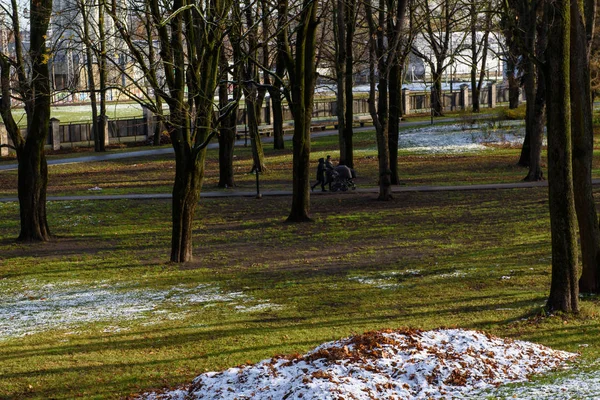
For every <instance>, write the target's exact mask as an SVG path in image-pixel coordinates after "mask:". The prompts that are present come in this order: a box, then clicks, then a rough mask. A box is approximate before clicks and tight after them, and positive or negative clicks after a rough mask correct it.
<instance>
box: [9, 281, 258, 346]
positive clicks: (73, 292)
mask: <svg viewBox="0 0 600 400" xmlns="http://www.w3.org/2000/svg"><path fill="white" fill-rule="evenodd" d="M197 303H202V304H204V305H205V306H206V305H211V304H215V303H232V304H234V305H240V304H242V305H244V306H245V307H247V308H248V309H250V310H252V307H265V306H264V305H261V304H262V303H259V304H258V305H257V304H256V303H258V302H257V301H256V300H255V299H253V298H252V297H250V296H247V295H245V294H243V293H242V292H233V293H226V292H223V291H221V289H220V288H219V287H217V286H211V285H198V286H196V287H183V286H178V287H173V288H169V289H165V290H156V289H146V288H135V289H131V288H130V285H127V284H122V285H119V286H111V285H110V284H108V283H106V282H99V283H97V284H95V285H91V286H90V285H87V286H84V285H83V284H82V283H80V282H76V281H72V282H64V283H61V284H60V285H58V284H40V283H38V282H36V281H34V280H30V281H26V282H21V284H20V285H18V284H15V283H14V282H12V281H11V282H9V281H8V280H3V281H2V282H0V340H2V339H7V338H10V337H20V336H25V335H30V334H34V333H38V332H42V331H47V330H52V329H64V328H69V327H73V326H76V325H80V324H84V323H92V322H99V321H112V322H115V321H128V320H135V319H142V318H145V319H148V321H145V322H147V323H152V322H156V323H159V322H160V321H165V320H174V319H183V318H185V316H186V315H187V314H186V312H185V309H188V308H189V307H190V305H191V304H197ZM182 309H183V310H182ZM123 329H125V328H123V327H122V326H107V327H106V328H105V330H104V331H105V332H118V331H119V330H123Z"/></svg>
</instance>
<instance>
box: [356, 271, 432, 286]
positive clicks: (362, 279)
mask: <svg viewBox="0 0 600 400" xmlns="http://www.w3.org/2000/svg"><path fill="white" fill-rule="evenodd" d="M406 276H421V270H418V269H407V270H404V271H386V272H379V273H377V274H375V275H368V276H365V275H358V276H351V277H350V278H348V279H350V280H351V281H356V282H358V283H361V284H363V285H369V286H374V287H376V288H379V289H397V288H401V287H403V285H402V284H401V283H400V282H401V281H402V280H403V279H404V277H406Z"/></svg>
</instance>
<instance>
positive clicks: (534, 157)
mask: <svg viewBox="0 0 600 400" xmlns="http://www.w3.org/2000/svg"><path fill="white" fill-rule="evenodd" d="M537 71H538V74H537V76H538V79H537V80H536V85H537V90H536V92H535V97H534V98H535V100H534V101H533V107H532V111H531V115H530V116H529V115H527V117H528V119H527V123H526V124H527V125H528V126H529V141H528V143H527V145H525V144H524V145H523V148H528V150H529V157H528V158H527V165H528V166H529V172H528V173H527V176H526V177H525V179H524V180H525V181H527V182H536V181H541V180H544V173H543V171H542V142H543V140H544V110H545V105H546V87H545V83H544V79H543V71H542V69H541V68H537ZM528 114H529V113H528ZM526 129H527V128H526Z"/></svg>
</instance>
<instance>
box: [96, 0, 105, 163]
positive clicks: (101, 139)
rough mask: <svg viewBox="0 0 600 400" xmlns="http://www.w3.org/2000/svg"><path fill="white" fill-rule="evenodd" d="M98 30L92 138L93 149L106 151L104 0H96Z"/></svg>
mask: <svg viewBox="0 0 600 400" xmlns="http://www.w3.org/2000/svg"><path fill="white" fill-rule="evenodd" d="M98 32H99V34H100V37H99V39H100V54H99V57H98V73H99V75H100V77H99V78H100V79H99V80H100V82H99V85H100V87H99V89H100V116H99V123H98V136H97V137H96V138H95V139H96V140H94V151H96V152H104V151H106V145H105V143H106V131H107V130H106V125H105V124H106V123H108V121H107V120H108V117H107V116H106V75H107V68H106V32H105V30H104V0H99V1H98Z"/></svg>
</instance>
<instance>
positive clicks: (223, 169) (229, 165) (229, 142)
mask: <svg viewBox="0 0 600 400" xmlns="http://www.w3.org/2000/svg"><path fill="white" fill-rule="evenodd" d="M220 58H221V61H220V62H221V63H220V70H221V82H220V83H219V108H220V109H221V110H223V109H225V108H226V107H227V105H228V104H229V93H228V82H227V71H228V61H227V57H226V56H225V54H224V53H221V56H220ZM236 90H239V89H236ZM234 98H237V96H234ZM237 111H238V107H237V106H236V107H235V108H234V109H233V110H232V111H231V113H230V114H229V115H228V116H227V117H226V118H224V119H222V120H221V126H219V183H218V186H219V187H221V188H231V187H234V186H235V181H234V174H233V150H234V144H235V135H236V119H237Z"/></svg>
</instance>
